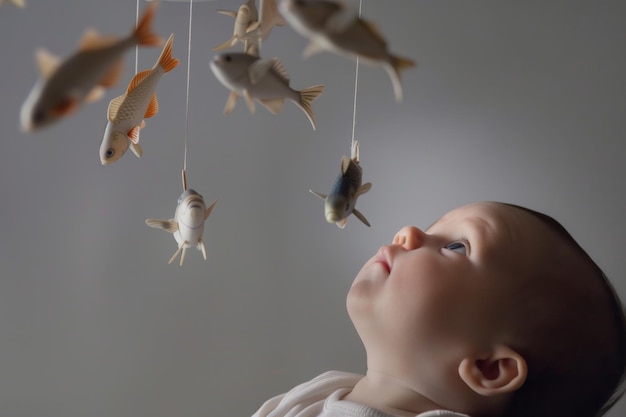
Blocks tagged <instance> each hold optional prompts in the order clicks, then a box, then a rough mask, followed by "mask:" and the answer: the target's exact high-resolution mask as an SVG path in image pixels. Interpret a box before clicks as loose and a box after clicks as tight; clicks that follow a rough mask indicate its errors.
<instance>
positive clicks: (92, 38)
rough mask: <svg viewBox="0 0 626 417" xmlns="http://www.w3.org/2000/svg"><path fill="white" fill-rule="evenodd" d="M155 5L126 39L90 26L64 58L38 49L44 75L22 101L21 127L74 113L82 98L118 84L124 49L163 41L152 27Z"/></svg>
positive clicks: (95, 96) (29, 128) (92, 97)
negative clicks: (80, 40) (107, 35)
mask: <svg viewBox="0 0 626 417" xmlns="http://www.w3.org/2000/svg"><path fill="white" fill-rule="evenodd" d="M156 9H157V3H151V4H150V5H148V7H147V8H146V11H145V12H144V14H143V16H142V18H141V20H140V21H139V23H138V24H137V27H136V28H135V29H134V30H133V32H132V33H131V34H130V35H129V36H128V37H126V38H124V39H116V38H111V37H103V36H100V35H98V34H97V33H96V32H95V31H93V30H88V31H87V32H86V33H85V35H84V36H83V39H82V42H81V44H80V47H79V49H78V51H77V52H76V53H74V54H72V55H71V56H69V57H68V58H67V59H65V60H63V61H61V60H60V59H59V58H57V57H55V56H53V55H52V54H50V53H49V52H47V51H46V50H43V49H40V50H38V51H37V52H36V59H37V64H38V67H39V71H40V72H41V78H40V79H39V80H38V81H37V82H36V83H35V85H34V86H33V89H32V90H31V92H30V94H29V95H28V97H27V98H26V101H25V102H24V104H23V105H22V109H21V111H20V122H21V126H22V130H23V131H27V132H28V131H34V130H36V129H39V128H42V127H44V126H47V125H49V124H51V123H53V122H55V121H57V120H59V119H61V118H62V117H65V116H68V115H70V114H72V113H73V112H75V111H76V110H77V109H78V108H79V107H80V105H81V104H82V103H83V102H85V101H87V102H91V101H96V100H98V99H99V98H100V97H102V95H103V93H104V88H110V87H112V86H114V85H115V84H117V82H118V80H119V77H120V75H121V73H122V71H123V69H124V68H123V60H122V58H123V56H122V55H123V54H124V52H126V51H127V50H129V49H130V48H132V47H133V46H136V45H142V46H159V45H161V44H162V39H161V38H160V37H159V36H158V35H156V34H154V33H153V32H152V28H151V25H152V21H153V20H154V16H155V13H156Z"/></svg>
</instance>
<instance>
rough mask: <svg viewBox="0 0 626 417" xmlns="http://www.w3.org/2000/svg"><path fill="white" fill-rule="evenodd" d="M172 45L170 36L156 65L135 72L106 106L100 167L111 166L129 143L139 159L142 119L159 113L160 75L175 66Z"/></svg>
mask: <svg viewBox="0 0 626 417" xmlns="http://www.w3.org/2000/svg"><path fill="white" fill-rule="evenodd" d="M173 42H174V34H171V35H170V37H169V39H168V40H167V43H166V44H165V46H164V47H163V51H162V52H161V55H160V56H159V59H158V60H157V62H156V64H154V66H153V67H152V68H151V69H149V70H145V71H142V72H139V73H137V74H136V75H135V76H134V77H133V79H132V80H131V81H130V84H128V89H127V90H126V93H125V94H122V95H121V96H119V97H116V98H114V99H113V100H111V102H110V103H109V109H108V112H107V119H108V123H107V126H106V129H105V131H104V137H103V139H102V144H101V145H100V162H102V164H103V165H109V164H112V163H113V162H115V161H117V160H118V159H119V158H121V157H122V155H124V154H125V153H126V151H127V150H128V146H129V144H130V146H131V149H132V150H133V152H134V153H135V155H137V156H138V157H139V156H141V147H140V146H139V130H140V129H141V128H143V126H145V122H144V120H143V119H144V118H146V119H147V118H149V117H152V116H154V115H155V114H157V112H158V111H159V104H158V101H157V96H156V92H155V90H156V86H157V84H158V82H159V80H160V79H161V77H162V76H163V74H165V73H166V72H169V71H171V70H173V69H174V68H176V66H177V65H178V59H176V58H172V44H173Z"/></svg>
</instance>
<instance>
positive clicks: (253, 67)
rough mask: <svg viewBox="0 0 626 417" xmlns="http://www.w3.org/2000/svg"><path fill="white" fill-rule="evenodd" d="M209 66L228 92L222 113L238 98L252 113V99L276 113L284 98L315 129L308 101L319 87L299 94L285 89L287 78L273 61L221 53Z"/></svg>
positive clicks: (318, 90)
mask: <svg viewBox="0 0 626 417" xmlns="http://www.w3.org/2000/svg"><path fill="white" fill-rule="evenodd" d="M210 65H211V70H212V71H213V74H215V77H216V78H217V79H218V80H219V81H220V82H221V83H222V84H223V85H224V86H225V87H226V88H228V89H229V90H231V93H230V95H229V96H228V100H227V101H226V106H225V107H224V114H229V113H230V112H231V111H232V110H233V109H234V108H235V104H237V99H238V98H239V96H240V95H242V96H243V97H244V99H245V100H246V104H247V105H248V108H249V109H250V112H251V113H252V114H254V112H255V109H256V108H255V106H254V99H256V100H258V101H259V102H260V103H261V104H262V105H263V106H265V107H266V108H267V109H268V110H269V111H270V112H271V113H273V114H278V113H279V112H280V111H281V110H282V108H283V105H284V104H285V99H288V100H291V101H293V102H294V103H295V104H296V105H297V106H298V107H300V108H301V109H302V111H304V113H305V114H306V116H307V117H308V118H309V121H310V122H311V125H312V126H313V129H314V130H315V119H314V117H313V108H312V107H311V102H312V101H313V100H315V99H316V98H317V97H318V96H319V95H320V94H322V91H324V86H323V85H316V86H313V87H309V88H305V89H303V90H300V91H298V90H294V89H292V88H291V87H290V86H289V75H288V74H287V71H286V70H285V68H284V67H283V65H282V64H281V63H280V61H279V60H278V59H277V58H272V59H261V58H259V57H255V56H252V55H249V54H246V53H224V54H220V55H216V56H215V57H214V58H213V60H212V61H211V63H210Z"/></svg>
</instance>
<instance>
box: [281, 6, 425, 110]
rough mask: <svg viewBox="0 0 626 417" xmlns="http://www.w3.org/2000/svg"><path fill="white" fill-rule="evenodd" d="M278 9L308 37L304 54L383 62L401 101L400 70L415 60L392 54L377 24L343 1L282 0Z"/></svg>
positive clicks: (375, 62)
mask: <svg viewBox="0 0 626 417" xmlns="http://www.w3.org/2000/svg"><path fill="white" fill-rule="evenodd" d="M279 9H280V12H281V14H282V16H283V18H285V20H286V21H287V23H289V25H290V26H291V27H292V28H293V29H294V30H295V31H296V32H298V33H300V34H301V35H302V36H304V37H306V38H307V39H309V41H310V42H309V45H308V46H307V47H306V49H305V51H304V56H305V58H306V57H310V56H311V55H313V54H316V53H318V52H321V51H330V52H334V53H337V54H339V55H342V56H346V57H350V58H354V59H356V58H357V57H358V58H359V59H362V60H363V61H364V62H365V63H367V64H369V65H374V66H382V67H383V68H384V69H385V71H387V73H388V74H389V77H390V78H391V83H392V85H393V90H394V94H395V97H396V100H397V101H402V83H401V80H400V71H402V70H405V69H408V68H411V67H414V66H415V65H416V64H415V62H414V61H412V60H410V59H408V58H403V57H399V56H396V55H393V54H391V52H389V48H388V46H387V42H386V41H385V39H384V38H383V36H382V35H381V33H380V31H379V30H378V28H377V27H376V26H375V25H374V24H373V23H371V22H368V21H366V20H363V19H361V18H360V17H359V16H358V14H357V13H355V12H354V11H353V10H350V9H348V8H347V7H346V6H344V5H343V4H342V3H339V2H337V1H328V0H282V2H281V3H280V6H279Z"/></svg>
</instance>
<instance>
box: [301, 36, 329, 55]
mask: <svg viewBox="0 0 626 417" xmlns="http://www.w3.org/2000/svg"><path fill="white" fill-rule="evenodd" d="M323 50H324V48H323V47H322V45H321V44H320V43H319V42H316V41H314V40H313V41H310V42H309V43H308V44H307V46H306V48H304V51H302V58H304V59H307V58H310V57H312V56H313V55H315V54H319V53H320V52H322V51H323Z"/></svg>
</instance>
